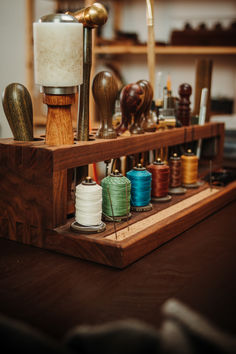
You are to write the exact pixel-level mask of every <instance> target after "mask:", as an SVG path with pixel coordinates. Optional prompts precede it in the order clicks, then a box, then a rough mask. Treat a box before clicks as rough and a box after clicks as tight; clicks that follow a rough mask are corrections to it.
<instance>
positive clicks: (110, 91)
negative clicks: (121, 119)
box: [92, 71, 118, 139]
mask: <svg viewBox="0 0 236 354" xmlns="http://www.w3.org/2000/svg"><path fill="white" fill-rule="evenodd" d="M92 91H93V97H94V100H95V103H96V105H97V108H98V112H99V116H100V128H99V130H98V132H97V137H98V138H102V139H114V138H116V137H117V134H116V131H115V129H114V128H113V125H112V115H113V109H114V106H115V100H116V98H117V94H118V85H117V82H116V80H115V78H114V76H113V75H112V74H111V73H110V72H108V71H102V72H100V73H98V74H97V75H96V76H95V78H94V80H93V86H92Z"/></svg>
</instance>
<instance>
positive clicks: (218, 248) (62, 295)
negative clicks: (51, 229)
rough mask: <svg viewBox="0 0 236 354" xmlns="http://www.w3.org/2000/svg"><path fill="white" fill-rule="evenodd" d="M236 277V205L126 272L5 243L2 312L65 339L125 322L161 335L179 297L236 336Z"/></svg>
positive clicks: (0, 270)
mask: <svg viewBox="0 0 236 354" xmlns="http://www.w3.org/2000/svg"><path fill="white" fill-rule="evenodd" d="M190 217H191V216H190ZM235 274H236V201H234V202H232V203H230V204H228V205H227V206H226V207H224V208H223V209H221V210H219V211H218V212H216V213H214V214H213V215H211V216H210V217H207V218H206V219H204V220H203V221H201V222H200V223H198V224H196V225H195V226H194V227H192V228H190V229H189V230H187V231H185V232H183V233H182V234H181V235H179V236H178V237H176V238H175V239H173V240H171V241H170V242H168V243H166V244H164V245H163V246H161V247H160V248H159V249H157V250H155V251H153V252H151V253H150V254H149V255H147V256H145V257H144V258H142V259H140V260H139V261H137V262H136V263H134V264H132V265H130V266H129V267H127V268H125V269H123V270H118V269H113V268H109V267H106V266H102V265H99V264H95V263H92V262H87V261H82V260H79V259H76V258H72V257H69V256H63V255H61V254H56V253H53V252H49V251H46V250H42V249H37V248H33V247H31V246H24V245H22V244H18V243H16V242H13V241H8V240H5V239H0V313H2V314H3V315H7V316H9V317H11V318H15V319H19V320H23V321H24V322H25V323H27V324H31V325H33V326H34V327H35V328H37V329H39V330H40V331H43V332H44V333H46V334H49V335H51V336H53V337H55V338H61V337H62V336H63V335H64V334H65V333H66V332H67V331H68V330H69V329H71V328H72V327H74V326H76V325H81V324H99V323H104V322H107V321H112V320H117V319H125V318H137V319H140V320H142V321H145V322H146V323H149V324H151V325H153V326H155V328H159V327H160V325H161V323H162V317H161V306H162V304H163V303H164V302H165V301H166V300H167V299H169V298H176V299H178V300H180V301H182V302H183V303H184V304H186V305H188V306H191V308H193V309H194V310H196V311H198V312H199V313H200V314H202V315H203V316H204V317H205V318H208V319H210V320H211V321H212V323H214V324H215V325H216V326H218V327H219V328H220V329H222V330H226V331H228V332H229V333H236V301H235V299H236V281H235V278H236V277H235Z"/></svg>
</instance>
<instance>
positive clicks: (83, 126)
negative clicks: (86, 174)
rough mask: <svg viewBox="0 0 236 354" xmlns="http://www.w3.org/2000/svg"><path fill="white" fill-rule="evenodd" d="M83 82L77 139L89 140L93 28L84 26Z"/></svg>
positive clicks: (80, 93) (80, 91)
mask: <svg viewBox="0 0 236 354" xmlns="http://www.w3.org/2000/svg"><path fill="white" fill-rule="evenodd" d="M83 39H84V49H83V51H84V53H83V61H84V65H83V84H82V85H80V89H79V111H78V121H77V140H79V141H88V140H89V96H90V73H91V66H92V28H89V27H84V35H83Z"/></svg>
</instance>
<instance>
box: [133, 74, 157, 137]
mask: <svg viewBox="0 0 236 354" xmlns="http://www.w3.org/2000/svg"><path fill="white" fill-rule="evenodd" d="M137 84H139V85H140V86H141V87H142V89H143V90H144V92H145V99H144V104H143V115H144V121H143V125H142V126H143V129H144V131H145V132H153V131H155V130H156V123H155V122H154V120H153V119H152V115H151V114H150V109H151V104H152V100H153V88H152V85H151V84H150V82H149V81H147V80H139V81H137Z"/></svg>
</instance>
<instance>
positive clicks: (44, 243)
mask: <svg viewBox="0 0 236 354" xmlns="http://www.w3.org/2000/svg"><path fill="white" fill-rule="evenodd" d="M223 133H224V125H223V124H221V123H208V124H206V125H204V126H192V127H185V128H178V129H177V128H176V129H172V130H168V131H163V132H155V133H145V134H143V135H142V139H140V136H131V137H119V138H117V139H112V140H109V141H108V140H107V139H98V140H95V141H88V142H77V143H76V144H73V145H71V146H60V147H57V146H48V145H46V144H45V142H44V141H43V140H39V141H32V142H17V141H14V140H12V139H1V140H0V164H1V170H0V234H1V237H6V238H9V239H11V240H15V241H18V242H22V243H25V244H29V245H34V246H37V247H42V248H46V249H51V250H54V251H56V252H61V253H65V254H70V255H72V256H75V257H81V258H85V259H87V260H93V261H95V262H100V263H103V264H107V265H112V266H114V267H120V268H122V267H125V266H126V265H128V264H130V263H132V262H133V261H135V260H136V259H138V258H140V257H142V255H144V254H146V253H147V252H149V250H150V249H153V248H155V247H158V245H160V244H162V243H163V242H166V241H167V240H169V239H170V238H172V237H174V235H176V232H177V233H180V232H182V231H183V229H182V227H183V226H181V225H188V220H190V222H198V221H199V220H201V218H202V217H204V215H207V214H209V213H210V212H212V210H215V208H218V207H221V206H222V205H224V203H226V202H229V201H230V200H232V199H231V198H234V188H233V189H232V190H231V192H228V189H227V188H225V189H224V192H223V193H222V195H221V193H220V192H219V193H218V195H219V200H218V199H216V200H212V202H211V200H208V202H206V205H205V204H204V205H202V206H201V208H200V209H198V208H196V210H195V209H194V208H191V210H190V211H191V218H190V217H189V214H186V215H185V214H184V215H183V218H182V216H181V215H182V214H178V217H176V219H175V220H172V219H171V220H170V223H169V221H168V223H169V224H170V226H169V227H170V229H168V228H167V227H163V230H164V231H163V239H162V238H158V240H156V238H155V236H152V235H154V234H155V232H156V231H157V229H158V228H157V229H155V228H154V229H151V230H149V228H147V230H148V231H146V230H145V231H141V232H140V233H139V236H138V240H136V239H135V237H136V236H135V237H134V239H135V242H134V244H133V243H132V242H131V239H133V237H132V238H131V239H130V240H128V241H127V240H124V241H122V242H124V243H123V244H120V243H119V244H117V243H115V244H114V242H113V241H112V240H108V239H104V237H105V235H107V234H106V232H105V233H103V235H100V236H99V235H93V236H91V235H90V236H84V235H78V234H74V233H72V231H70V223H71V222H72V220H71V219H68V213H69V212H71V211H72V212H73V208H71V198H70V196H69V194H70V192H71V191H70V188H69V185H68V184H70V185H71V180H72V176H71V171H70V170H71V169H72V168H74V167H78V166H83V165H85V164H88V163H92V162H97V161H102V160H107V159H110V158H113V157H120V156H125V155H130V153H131V154H132V153H133V154H134V155H137V154H138V152H141V151H146V150H151V149H152V148H153V147H157V146H167V145H170V146H172V145H176V144H178V143H179V144H180V143H183V142H188V141H192V140H197V139H198V138H204V137H212V136H216V137H218V138H219V147H220V148H221V149H222V148H223V145H222V141H223V140H222V135H223ZM219 156H220V157H221V156H222V151H219ZM213 162H215V164H214V165H213V166H214V168H217V167H219V166H220V164H221V161H220V160H218V159H216V161H213ZM6 176H7V178H6ZM174 200H175V202H176V201H178V200H179V199H176V198H175V199H174ZM154 210H156V209H155V208H154V209H153V211H154ZM139 214H141V215H139ZM139 214H138V215H136V218H137V219H134V220H140V218H142V217H145V216H147V215H148V214H145V215H144V214H142V213H139ZM195 214H196V215H195ZM181 218H182V219H181ZM185 219H186V220H187V221H186V220H185ZM178 220H182V221H183V222H182V221H181V223H180V225H179V221H178ZM111 227H112V226H111ZM167 229H168V233H166V231H165V230H167ZM109 230H110V231H111V232H113V230H111V229H109V227H107V232H109ZM158 230H159V229H158ZM143 232H144V233H143ZM145 232H146V233H145ZM157 241H158V242H159V241H160V242H161V243H160V244H159V243H158V244H157V243H156V242H157ZM126 242H128V243H126ZM130 242H131V243H130ZM143 242H144V245H146V246H143ZM143 252H144V253H143Z"/></svg>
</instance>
